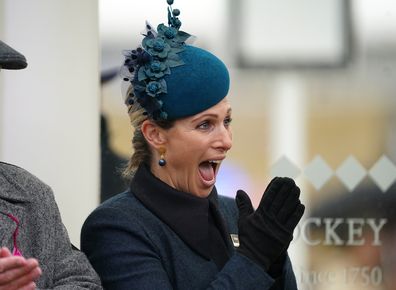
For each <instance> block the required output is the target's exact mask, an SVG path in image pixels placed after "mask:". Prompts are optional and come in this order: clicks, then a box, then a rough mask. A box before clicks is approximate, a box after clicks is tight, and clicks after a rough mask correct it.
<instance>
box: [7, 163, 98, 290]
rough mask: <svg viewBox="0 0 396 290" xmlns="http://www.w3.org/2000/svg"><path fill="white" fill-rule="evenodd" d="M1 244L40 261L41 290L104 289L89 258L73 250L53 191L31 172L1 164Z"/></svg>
mask: <svg viewBox="0 0 396 290" xmlns="http://www.w3.org/2000/svg"><path fill="white" fill-rule="evenodd" d="M0 212H1V214H0V245H1V246H6V247H8V248H9V249H10V250H11V251H13V249H14V241H13V233H14V230H15V228H16V224H15V222H14V221H13V220H12V219H10V218H8V216H7V215H6V214H12V215H13V216H15V217H17V218H18V220H19V222H20V226H19V232H18V236H17V240H16V245H17V247H18V248H19V250H20V251H21V253H22V255H23V256H24V257H26V258H30V257H32V258H36V259H38V261H39V264H40V267H41V269H42V271H43V274H42V275H41V277H40V278H39V280H38V281H37V282H36V284H37V287H38V289H58V290H66V289H102V287H101V286H100V280H99V278H98V276H97V274H96V273H95V271H94V270H93V268H92V266H91V265H90V264H89V262H88V260H87V258H86V257H85V255H84V254H83V253H82V252H80V251H78V250H73V249H72V247H71V244H70V240H69V238H68V234H67V232H66V229H65V227H64V226H63V224H62V221H61V217H60V214H59V210H58V207H57V205H56V203H55V200H54V196H53V193H52V191H51V189H50V188H49V187H48V186H47V185H45V184H44V183H42V182H41V181H40V180H38V179H37V178H36V177H34V176H33V175H31V174H30V173H28V172H27V171H25V170H23V169H21V168H19V167H16V166H13V165H10V164H6V163H3V162H0Z"/></svg>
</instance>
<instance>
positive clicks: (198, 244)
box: [131, 164, 233, 269]
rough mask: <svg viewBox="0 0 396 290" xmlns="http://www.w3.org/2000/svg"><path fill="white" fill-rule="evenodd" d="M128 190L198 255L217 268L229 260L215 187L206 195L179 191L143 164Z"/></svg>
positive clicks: (228, 241)
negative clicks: (202, 196)
mask: <svg viewBox="0 0 396 290" xmlns="http://www.w3.org/2000/svg"><path fill="white" fill-rule="evenodd" d="M131 192H132V193H133V194H134V195H135V196H136V197H137V198H138V199H139V200H140V201H141V202H142V203H143V204H144V205H145V206H146V207H147V208H148V209H149V210H150V211H151V212H153V213H154V214H155V215H156V216H157V217H158V218H159V219H161V220H162V221H163V222H164V223H165V224H167V225H168V226H169V227H170V228H171V229H172V230H173V231H174V232H175V233H176V234H177V235H178V236H179V238H180V239H182V240H183V241H184V242H185V243H186V244H187V245H188V246H189V247H190V248H191V249H192V250H193V251H195V252H196V253H198V254H199V255H200V256H202V257H204V258H205V259H207V260H213V262H215V263H216V265H217V267H218V268H219V269H221V268H222V267H223V266H224V264H225V263H226V262H227V261H228V259H229V258H230V256H231V254H232V251H233V250H232V249H233V246H232V243H231V239H230V237H229V234H228V231H227V229H226V225H225V223H224V221H223V218H222V216H221V214H220V212H219V209H218V201H217V191H216V188H215V187H214V188H213V190H212V192H211V193H210V194H209V196H208V197H207V198H200V197H197V196H194V195H193V194H191V193H186V192H182V191H178V190H176V189H174V188H172V187H170V186H169V185H168V184H166V183H164V182H163V181H161V180H160V179H158V178H156V177H155V176H154V175H153V174H152V173H151V171H150V169H149V168H148V166H147V165H145V164H143V165H141V166H140V167H139V169H138V170H137V172H136V174H135V176H134V178H133V180H132V182H131Z"/></svg>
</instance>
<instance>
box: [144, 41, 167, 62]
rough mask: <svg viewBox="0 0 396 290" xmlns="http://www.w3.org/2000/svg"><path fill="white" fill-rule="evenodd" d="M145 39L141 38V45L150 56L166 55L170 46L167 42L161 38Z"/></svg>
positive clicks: (161, 56) (160, 56)
mask: <svg viewBox="0 0 396 290" xmlns="http://www.w3.org/2000/svg"><path fill="white" fill-rule="evenodd" d="M145 39H147V40H146V41H144V40H143V47H144V48H146V49H147V52H148V53H149V54H150V55H151V56H157V57H159V58H166V57H167V56H168V53H169V51H170V50H171V47H170V45H169V44H168V43H166V42H165V40H164V39H162V38H159V37H157V38H147V37H146V38H145Z"/></svg>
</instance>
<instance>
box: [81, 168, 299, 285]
mask: <svg viewBox="0 0 396 290" xmlns="http://www.w3.org/2000/svg"><path fill="white" fill-rule="evenodd" d="M134 181H136V182H135V183H133V186H131V187H132V191H133V192H131V191H127V192H125V193H122V194H119V195H117V196H115V197H113V198H111V199H110V200H107V201H106V202H104V203H103V204H102V205H101V206H99V207H98V208H97V209H96V210H95V211H94V212H93V213H92V214H91V215H90V216H89V217H88V219H87V220H86V222H85V223H84V226H83V229H82V236H81V249H82V250H83V251H84V252H85V253H86V254H87V256H88V259H89V260H90V261H91V263H92V265H93V266H94V268H95V270H96V271H97V272H98V274H99V276H100V277H101V279H102V283H103V286H104V288H105V289H107V290H129V289H137V290H171V289H172V290H176V289H179V290H204V289H211V290H255V289H257V290H259V289H260V290H269V289H274V288H272V286H274V282H275V281H274V279H273V278H272V277H271V276H270V275H269V274H268V273H266V272H265V271H264V270H263V269H262V268H261V267H260V266H258V265H257V264H255V263H254V262H253V261H251V260H249V259H248V258H246V257H244V256H242V255H240V254H238V253H236V252H235V250H234V249H233V248H231V249H230V258H229V260H228V261H227V262H226V263H225V265H224V267H222V269H221V270H219V269H218V267H217V265H216V264H215V263H214V262H213V260H211V259H208V258H205V257H204V256H203V255H200V254H198V253H197V251H194V250H192V248H191V247H190V246H188V245H187V244H186V243H185V242H184V241H183V240H182V239H181V238H180V236H179V235H178V234H176V232H175V231H173V230H172V228H171V227H169V226H168V225H167V224H166V223H164V222H163V221H162V220H161V219H160V218H159V217H158V216H157V215H155V214H154V213H153V212H152V211H150V210H149V209H148V207H147V206H146V205H147V204H146V205H145V204H144V203H143V202H142V201H141V200H140V199H139V198H142V195H139V198H137V196H138V191H139V192H140V193H141V194H146V197H147V198H149V199H150V198H153V196H150V195H149V192H148V191H150V190H159V196H161V193H163V194H165V196H167V195H166V193H165V192H164V191H166V188H165V187H166V186H165V185H164V184H162V185H161V184H160V183H161V182H160V181H158V180H156V179H155V178H153V177H152V176H150V175H149V174H147V172H146V173H145V172H143V173H142V171H141V170H140V169H139V171H138V173H137V174H136V175H135V178H134ZM163 203H166V200H163ZM218 205H219V209H220V211H221V215H222V217H223V220H224V221H225V223H226V227H227V229H228V234H237V218H238V211H237V208H236V204H235V202H234V200H233V199H230V198H225V197H221V196H219V197H218ZM185 218H186V217H185V216H184V215H182V216H180V219H181V220H183V219H185ZM194 234H195V235H196V232H194V230H193V229H192V228H191V235H194ZM281 272H282V274H281V275H282V277H281V279H282V280H283V282H284V283H283V286H280V287H278V286H275V289H285V290H295V289H297V286H296V281H295V277H294V273H293V270H292V267H291V264H290V260H289V259H288V258H287V259H286V262H285V264H284V267H283V271H281Z"/></svg>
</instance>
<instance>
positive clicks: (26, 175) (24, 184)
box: [0, 162, 52, 200]
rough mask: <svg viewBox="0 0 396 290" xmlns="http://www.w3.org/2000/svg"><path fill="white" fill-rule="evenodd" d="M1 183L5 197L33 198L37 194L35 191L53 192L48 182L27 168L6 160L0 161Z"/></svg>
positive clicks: (2, 193)
mask: <svg viewBox="0 0 396 290" xmlns="http://www.w3.org/2000/svg"><path fill="white" fill-rule="evenodd" d="M0 184H1V185H2V191H1V195H2V197H3V198H11V199H20V200H32V199H33V198H34V197H35V196H36V195H33V194H32V193H33V192H34V193H43V192H52V191H51V188H50V187H49V186H48V185H47V184H45V183H44V182H43V181H41V180H40V179H39V178H37V177H36V176H34V175H33V174H31V173H30V172H28V171H27V170H25V169H23V168H21V167H18V166H16V165H13V164H9V163H5V162H0ZM40 198H42V197H41V196H40Z"/></svg>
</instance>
